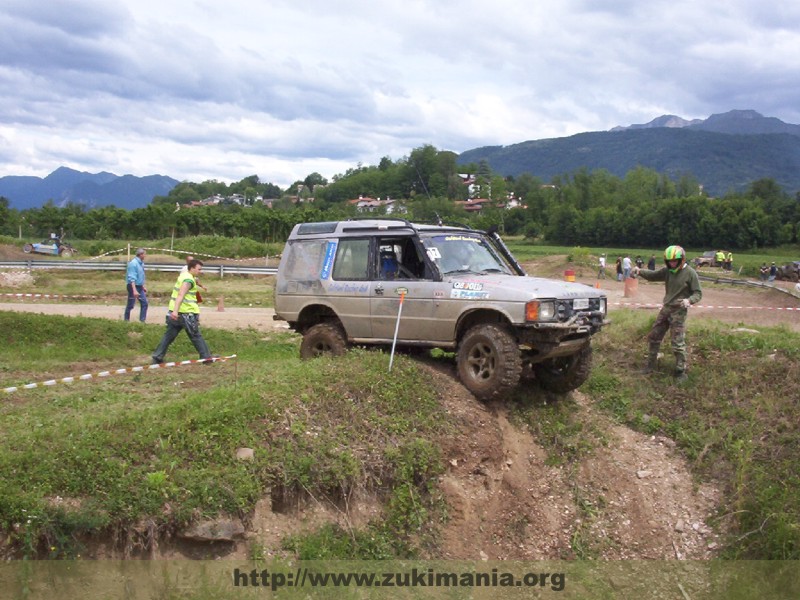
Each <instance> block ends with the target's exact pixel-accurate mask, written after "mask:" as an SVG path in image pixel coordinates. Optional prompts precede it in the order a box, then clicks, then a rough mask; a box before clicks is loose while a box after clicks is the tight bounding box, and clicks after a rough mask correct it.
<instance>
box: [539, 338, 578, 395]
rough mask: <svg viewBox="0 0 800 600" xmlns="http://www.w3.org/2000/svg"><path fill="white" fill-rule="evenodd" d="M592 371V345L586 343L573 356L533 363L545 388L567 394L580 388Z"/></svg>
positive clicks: (541, 385) (540, 383) (540, 384)
mask: <svg viewBox="0 0 800 600" xmlns="http://www.w3.org/2000/svg"><path fill="white" fill-rule="evenodd" d="M591 371H592V346H591V345H590V344H586V345H585V346H584V347H583V348H582V349H581V350H580V352H576V353H575V354H573V355H571V356H562V357H558V358H551V359H549V360H546V361H544V362H540V363H536V364H535V365H533V372H534V373H535V374H536V380H537V381H538V382H539V386H540V387H541V388H542V389H543V390H547V391H548V392H554V393H556V394H566V393H567V392H571V391H572V390H575V389H577V388H579V387H580V386H581V385H583V383H584V382H585V381H586V380H587V379H588V378H589V374H590V373H591Z"/></svg>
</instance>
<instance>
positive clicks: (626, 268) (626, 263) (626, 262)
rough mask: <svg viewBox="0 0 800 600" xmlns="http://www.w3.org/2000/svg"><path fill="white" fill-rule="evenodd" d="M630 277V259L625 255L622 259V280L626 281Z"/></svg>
mask: <svg viewBox="0 0 800 600" xmlns="http://www.w3.org/2000/svg"><path fill="white" fill-rule="evenodd" d="M630 276H631V257H630V256H628V255H627V254H626V255H625V258H623V259H622V279H627V278H628V277H630Z"/></svg>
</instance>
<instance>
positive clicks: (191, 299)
mask: <svg viewBox="0 0 800 600" xmlns="http://www.w3.org/2000/svg"><path fill="white" fill-rule="evenodd" d="M186 281H188V282H190V283H191V284H192V287H190V288H189V291H188V292H186V295H185V296H184V297H183V302H181V305H180V307H179V308H178V312H179V313H194V314H196V315H199V314H200V307H199V306H198V305H197V282H196V281H195V280H194V275H192V274H191V273H181V274H180V275H178V279H177V280H176V281H175V287H173V288H172V298H170V300H169V310H170V312H175V299H176V298H177V297H178V293H179V292H180V291H181V286H182V285H183V284H184V283H185V282H186Z"/></svg>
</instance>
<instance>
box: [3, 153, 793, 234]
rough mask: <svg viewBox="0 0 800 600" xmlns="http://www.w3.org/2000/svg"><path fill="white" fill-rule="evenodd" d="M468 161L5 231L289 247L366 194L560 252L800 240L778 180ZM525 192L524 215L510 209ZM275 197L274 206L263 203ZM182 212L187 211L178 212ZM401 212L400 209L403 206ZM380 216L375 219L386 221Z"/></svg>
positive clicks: (177, 196) (245, 186) (78, 215)
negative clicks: (223, 201) (511, 173)
mask: <svg viewBox="0 0 800 600" xmlns="http://www.w3.org/2000/svg"><path fill="white" fill-rule="evenodd" d="M457 158H458V157H457V155H456V154H454V153H452V152H447V151H439V150H437V149H436V148H434V147H433V146H430V145H426V146H423V147H420V148H417V149H415V150H413V151H412V152H411V154H410V155H409V156H408V157H404V158H403V159H401V160H398V161H392V160H391V159H390V158H388V157H384V158H383V159H381V161H380V162H379V164H378V165H377V166H363V165H359V166H357V167H355V168H353V169H349V170H348V171H347V172H345V173H344V174H340V175H336V176H334V177H333V178H332V180H331V181H330V182H329V181H327V180H326V179H325V178H323V177H322V176H321V175H319V174H318V173H312V174H310V175H309V176H308V177H306V178H305V179H304V180H302V181H297V182H295V183H294V184H292V185H291V186H289V187H288V188H287V189H286V190H281V189H280V188H279V187H278V186H275V185H274V184H270V183H262V182H260V181H259V179H258V177H257V176H255V175H253V176H251V177H247V178H245V179H243V180H242V181H239V182H236V183H232V184H225V183H221V182H217V181H207V182H203V183H191V182H183V183H181V184H179V185H178V186H176V187H175V188H174V189H173V190H172V191H170V193H169V194H168V195H167V196H157V197H155V198H154V199H153V201H152V202H151V203H150V204H149V205H148V206H146V207H144V208H138V209H134V210H125V209H120V208H117V207H114V206H106V207H100V208H92V209H87V208H86V207H84V206H82V205H78V204H69V205H67V206H64V207H58V206H56V205H55V204H54V203H53V202H48V203H47V204H45V205H44V206H42V207H39V208H30V209H26V210H23V211H17V210H15V209H11V208H9V203H8V200H7V199H5V198H0V233H2V234H5V235H10V236H17V235H22V236H25V237H26V238H27V237H38V236H44V237H47V236H48V235H49V234H50V233H51V232H59V231H62V230H63V231H64V232H65V234H66V235H68V236H70V237H71V238H72V239H78V240H106V239H108V240H111V239H162V238H165V237H169V236H170V235H174V236H178V237H185V236H197V235H219V236H226V237H237V236H240V237H248V238H251V239H254V240H256V241H259V242H269V243H275V242H282V241H283V240H285V239H286V237H287V236H288V234H289V232H290V231H291V228H292V227H293V226H294V225H295V224H296V223H299V222H309V221H317V220H336V219H342V218H349V217H355V216H364V215H358V213H357V212H356V207H355V206H354V205H353V204H351V203H348V202H347V201H348V200H352V199H356V198H358V197H359V196H365V197H372V198H384V199H386V198H393V199H395V200H396V201H399V205H400V206H401V209H400V210H404V211H405V212H400V213H397V212H395V213H394V214H393V215H392V216H401V217H405V218H408V219H409V220H414V221H435V220H438V219H442V220H444V221H450V222H458V223H462V224H465V225H469V226H473V227H477V228H481V229H486V228H488V227H490V226H493V225H496V226H498V227H499V228H500V229H501V231H503V232H505V233H506V234H507V235H524V236H525V237H527V238H529V239H540V240H544V241H547V242H548V243H551V244H558V245H581V246H618V247H660V246H665V245H669V244H673V243H679V244H682V245H684V246H688V247H709V248H715V247H725V248H731V249H751V248H762V247H774V246H778V245H782V244H793V243H798V241H800V195H798V194H795V196H794V197H792V196H791V195H789V194H788V193H787V192H785V191H784V190H783V189H782V188H781V187H780V186H779V185H778V184H777V183H776V182H775V181H774V180H772V179H760V180H757V181H754V182H752V183H751V184H750V185H749V186H748V187H747V189H746V190H745V191H744V192H737V193H734V192H730V193H728V194H726V195H725V196H723V197H719V198H711V197H709V196H708V195H707V194H705V193H704V192H703V190H702V186H701V185H700V183H699V182H697V181H696V180H695V179H694V178H692V177H691V176H690V175H685V176H682V177H681V178H679V179H678V180H673V179H671V178H670V177H668V176H666V175H664V174H660V173H658V172H656V171H654V170H652V169H648V168H644V167H638V168H636V169H634V170H632V171H630V172H628V173H627V174H626V175H625V176H624V177H617V176H615V175H612V174H611V173H609V172H607V171H604V170H594V171H589V170H588V169H580V170H578V171H576V172H574V173H569V174H564V175H561V176H558V177H554V178H552V179H551V180H550V181H547V182H545V181H542V180H540V179H539V178H537V177H535V176H533V175H530V174H528V173H525V174H522V175H520V176H519V177H516V178H513V177H502V176H500V175H498V174H496V173H493V172H492V171H491V169H490V168H489V166H488V165H487V164H486V163H480V164H470V165H459V164H458V163H457ZM463 174H469V175H470V176H471V181H472V182H473V185H474V187H473V191H472V194H473V195H475V196H478V197H482V198H488V199H490V200H492V202H491V203H490V204H489V205H488V206H486V207H485V208H483V209H482V210H481V211H480V212H478V213H473V212H468V211H467V210H465V208H464V205H463V204H459V203H457V202H456V201H463V200H466V199H467V198H468V197H469V195H470V190H469V188H468V187H467V186H466V185H465V184H464V181H463V179H462V177H461V175H463ZM234 193H240V194H243V195H244V196H245V197H246V198H247V199H248V205H247V206H241V205H238V204H227V205H216V206H190V204H189V203H190V202H191V201H193V200H202V199H204V198H206V197H208V196H212V195H215V194H220V195H222V196H228V195H231V194H234ZM511 194H513V196H514V198H516V199H517V200H519V201H520V202H521V206H520V207H518V208H513V209H507V208H505V206H504V205H505V204H506V202H507V200H508V198H509V197H510V195H511ZM258 197H261V198H265V199H266V198H270V199H273V200H274V201H273V202H272V205H271V207H269V206H267V205H266V204H263V203H261V202H255V201H254V199H255V198H258ZM176 205H177V207H178V208H177V210H176ZM395 210H398V209H397V205H395ZM384 212H385V209H383V210H378V211H376V212H375V213H373V214H375V215H378V214H381V213H384Z"/></svg>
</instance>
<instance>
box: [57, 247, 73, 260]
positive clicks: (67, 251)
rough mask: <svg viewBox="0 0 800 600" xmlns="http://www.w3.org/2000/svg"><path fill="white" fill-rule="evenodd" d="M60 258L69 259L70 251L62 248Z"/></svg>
mask: <svg viewBox="0 0 800 600" xmlns="http://www.w3.org/2000/svg"><path fill="white" fill-rule="evenodd" d="M59 254H60V255H61V256H63V257H64V258H70V257H71V256H72V249H71V248H62V249H61V251H60V252H59Z"/></svg>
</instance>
